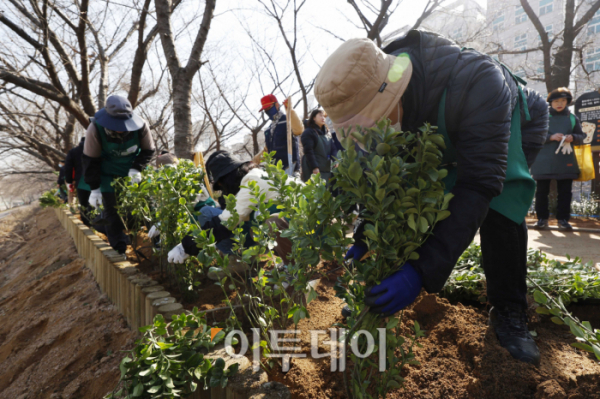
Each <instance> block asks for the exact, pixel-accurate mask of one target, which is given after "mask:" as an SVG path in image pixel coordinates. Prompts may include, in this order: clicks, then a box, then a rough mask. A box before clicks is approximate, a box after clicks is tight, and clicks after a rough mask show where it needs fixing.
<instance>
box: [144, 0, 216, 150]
mask: <svg viewBox="0 0 600 399" xmlns="http://www.w3.org/2000/svg"><path fill="white" fill-rule="evenodd" d="M215 2H216V0H206V4H205V6H204V16H203V17H202V24H201V25H200V28H199V29H198V34H197V35H196V40H195V41H194V45H193V47H192V51H191V54H190V58H189V60H188V63H187V65H186V66H185V67H182V66H181V63H180V62H179V57H178V56H177V50H176V48H175V38H174V35H173V29H172V27H171V14H172V12H173V8H172V4H171V1H170V0H155V1H154V4H155V6H156V19H157V26H158V32H159V34H160V41H161V44H162V47H163V51H164V53H165V58H166V59H167V65H168V67H169V72H170V74H171V78H172V79H173V108H174V117H175V125H174V128H175V133H174V136H175V140H174V146H173V147H174V150H175V155H176V156H177V157H178V158H185V159H192V158H193V148H192V145H193V143H192V142H193V132H192V112H191V105H190V104H191V95H192V80H193V78H194V75H195V74H196V73H197V72H198V70H199V69H200V67H201V66H202V62H201V61H200V56H201V55H202V50H203V49H204V44H205V43H206V38H207V37H208V31H209V29H210V23H211V21H212V17H213V13H214V9H215Z"/></svg>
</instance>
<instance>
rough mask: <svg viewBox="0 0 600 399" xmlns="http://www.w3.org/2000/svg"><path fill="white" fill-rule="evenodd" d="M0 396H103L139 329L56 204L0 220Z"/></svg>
mask: <svg viewBox="0 0 600 399" xmlns="http://www.w3.org/2000/svg"><path fill="white" fill-rule="evenodd" d="M0 320H1V322H0V398H15V399H34V398H35V399H43V398H53V399H60V398H102V397H103V396H104V395H105V394H106V393H107V392H108V391H110V390H111V389H112V388H113V387H114V386H115V385H116V384H117V382H118V380H119V369H118V364H119V361H120V359H121V358H122V355H123V354H122V353H121V351H122V350H127V349H130V348H131V347H132V346H133V343H134V340H135V338H136V334H135V333H134V332H132V331H131V330H130V329H129V328H128V327H127V323H126V321H125V319H124V318H123V316H121V315H120V314H119V313H117V312H116V310H115V308H114V306H113V305H112V304H111V303H110V301H109V300H108V298H107V297H106V295H103V294H102V293H101V292H100V290H99V289H98V285H97V284H96V282H95V280H94V278H93V276H92V275H91V273H90V272H89V270H88V269H87V268H85V266H84V262H83V259H82V258H80V257H79V256H78V254H77V251H76V249H75V246H74V244H73V241H72V239H71V237H70V236H69V235H68V234H67V233H66V231H65V230H64V229H63V227H62V226H61V225H60V223H59V221H58V219H57V218H56V215H55V213H54V211H53V210H51V209H46V210H42V209H41V208H39V207H38V206H28V207H25V208H23V209H19V210H18V211H15V212H13V213H12V214H11V215H10V216H8V217H6V218H4V219H2V220H1V221H0Z"/></svg>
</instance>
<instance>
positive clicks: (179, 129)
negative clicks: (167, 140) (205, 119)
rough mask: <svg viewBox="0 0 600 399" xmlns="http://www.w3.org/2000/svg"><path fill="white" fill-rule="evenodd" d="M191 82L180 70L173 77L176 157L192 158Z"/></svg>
mask: <svg viewBox="0 0 600 399" xmlns="http://www.w3.org/2000/svg"><path fill="white" fill-rule="evenodd" d="M191 95H192V82H191V81H190V80H187V79H186V78H185V75H184V73H183V72H182V71H180V72H179V73H178V74H177V75H176V76H174V77H173V117H174V122H175V124H174V129H175V134H174V146H173V148H174V150H175V155H176V156H177V157H178V158H185V159H192V158H193V157H194V154H193V142H192V134H191V132H192V108H191V99H190V97H191Z"/></svg>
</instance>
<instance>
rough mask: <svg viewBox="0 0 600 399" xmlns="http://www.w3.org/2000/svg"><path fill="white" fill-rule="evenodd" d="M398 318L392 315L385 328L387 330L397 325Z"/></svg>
mask: <svg viewBox="0 0 600 399" xmlns="http://www.w3.org/2000/svg"><path fill="white" fill-rule="evenodd" d="M398 321H399V320H398V318H396V317H393V318H392V319H390V321H388V323H387V325H386V326H385V328H387V329H388V330H391V329H392V328H395V327H396V326H397V325H398Z"/></svg>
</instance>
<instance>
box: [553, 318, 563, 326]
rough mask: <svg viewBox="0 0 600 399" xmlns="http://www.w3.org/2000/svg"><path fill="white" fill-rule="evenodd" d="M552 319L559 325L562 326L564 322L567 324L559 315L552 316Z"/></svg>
mask: <svg viewBox="0 0 600 399" xmlns="http://www.w3.org/2000/svg"><path fill="white" fill-rule="evenodd" d="M550 320H552V322H553V323H554V324H558V325H559V326H562V325H563V324H565V323H564V322H563V321H562V320H561V319H559V318H558V317H556V316H554V317H551V318H550Z"/></svg>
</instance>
